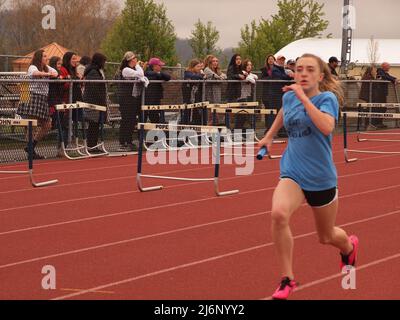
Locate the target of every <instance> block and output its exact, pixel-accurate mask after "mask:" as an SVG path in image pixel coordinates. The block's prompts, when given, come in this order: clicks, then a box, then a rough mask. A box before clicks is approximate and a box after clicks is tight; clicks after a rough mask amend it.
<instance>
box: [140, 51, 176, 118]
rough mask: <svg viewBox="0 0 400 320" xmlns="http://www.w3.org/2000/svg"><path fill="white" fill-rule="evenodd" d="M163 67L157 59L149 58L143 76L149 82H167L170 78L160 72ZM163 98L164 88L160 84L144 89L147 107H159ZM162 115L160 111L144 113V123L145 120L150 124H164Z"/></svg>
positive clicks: (150, 85) (153, 84) (162, 63)
mask: <svg viewBox="0 0 400 320" xmlns="http://www.w3.org/2000/svg"><path fill="white" fill-rule="evenodd" d="M163 66H165V63H164V62H163V61H161V60H160V59H159V58H151V59H150V60H149V63H148V68H147V69H146V72H145V76H146V77H147V78H148V79H149V80H158V81H160V80H161V81H169V80H171V76H170V75H169V74H168V73H165V72H162V71H161V69H162V67H163ZM163 97H164V88H163V85H162V83H160V82H156V83H150V84H149V86H148V87H147V89H146V94H145V104H147V105H160V104H161V100H162V98H163ZM163 116H164V115H163V114H162V113H161V112H160V111H146V112H145V115H144V117H145V119H144V122H146V121H147V118H149V119H150V121H151V122H152V123H160V122H165V119H164V117H163Z"/></svg>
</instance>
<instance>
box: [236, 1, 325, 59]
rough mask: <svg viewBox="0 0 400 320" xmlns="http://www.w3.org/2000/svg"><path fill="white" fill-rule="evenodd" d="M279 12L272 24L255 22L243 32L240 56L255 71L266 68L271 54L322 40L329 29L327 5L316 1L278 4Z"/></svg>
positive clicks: (267, 21) (245, 27) (279, 2)
mask: <svg viewBox="0 0 400 320" xmlns="http://www.w3.org/2000/svg"><path fill="white" fill-rule="evenodd" d="M278 8H279V11H278V13H277V14H275V15H272V16H271V18H270V19H269V20H266V19H261V20H260V21H259V23H257V22H256V21H255V20H253V21H252V22H251V24H250V26H249V25H247V24H246V25H245V26H244V28H242V30H241V41H240V42H239V48H238V52H239V53H240V54H241V55H242V56H243V57H248V58H250V59H251V60H252V61H253V63H254V64H255V66H256V67H261V66H262V65H264V62H265V61H264V59H265V57H266V56H267V55H268V54H275V53H276V52H278V51H279V50H280V49H282V48H283V47H285V46H286V45H288V44H289V43H291V42H293V41H296V40H299V39H304V38H313V37H319V36H322V32H323V31H325V30H326V28H327V27H328V25H329V22H328V21H327V20H324V19H323V17H324V16H325V13H324V11H323V8H324V4H319V3H318V2H316V1H315V0H279V1H278ZM328 36H329V35H328ZM293 58H295V57H293Z"/></svg>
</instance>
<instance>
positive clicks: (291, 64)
mask: <svg viewBox="0 0 400 320" xmlns="http://www.w3.org/2000/svg"><path fill="white" fill-rule="evenodd" d="M295 72H296V61H294V60H293V59H290V60H288V62H287V63H286V74H288V75H290V74H292V73H293V74H294V73H295Z"/></svg>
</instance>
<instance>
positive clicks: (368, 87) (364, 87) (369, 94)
mask: <svg viewBox="0 0 400 320" xmlns="http://www.w3.org/2000/svg"><path fill="white" fill-rule="evenodd" d="M361 80H363V81H368V82H362V83H361V89H360V95H359V98H360V100H362V101H364V102H366V103H379V102H381V101H382V99H383V96H382V90H380V86H381V84H379V83H378V82H377V70H376V67H375V66H369V67H368V68H367V70H366V71H365V73H364V75H363V76H362V78H361ZM380 109H381V108H371V111H372V112H374V113H375V112H380ZM368 120H369V119H365V126H367V125H368ZM378 120H379V119H377V118H372V119H371V123H370V125H371V127H372V128H373V129H375V128H376V127H377V124H378V123H379V121H378Z"/></svg>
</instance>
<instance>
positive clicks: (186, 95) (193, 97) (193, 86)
mask: <svg viewBox="0 0 400 320" xmlns="http://www.w3.org/2000/svg"><path fill="white" fill-rule="evenodd" d="M202 65H203V63H202V62H201V61H200V60H198V59H193V60H191V61H190V62H189V66H188V68H187V69H186V71H185V74H184V80H197V81H199V80H204V73H203V72H202V71H203V70H202V69H201V68H202ZM182 95H183V103H196V102H201V101H202V100H203V86H202V83H200V84H197V83H193V82H190V83H183V84H182ZM190 111H191V110H185V111H184V122H185V123H186V122H191V123H192V124H196V125H198V124H201V114H202V110H200V109H193V112H192V113H191V112H190ZM190 118H191V121H190Z"/></svg>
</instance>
